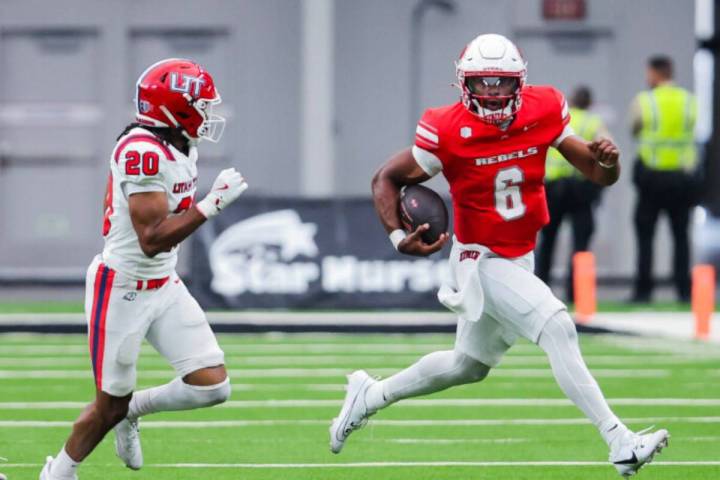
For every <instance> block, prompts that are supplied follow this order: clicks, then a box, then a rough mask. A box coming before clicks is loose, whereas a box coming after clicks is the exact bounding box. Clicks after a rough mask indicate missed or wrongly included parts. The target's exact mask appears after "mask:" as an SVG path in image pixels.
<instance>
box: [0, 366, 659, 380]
mask: <svg viewBox="0 0 720 480" xmlns="http://www.w3.org/2000/svg"><path fill="white" fill-rule="evenodd" d="M397 370H398V369H397V368H373V369H372V373H373V374H378V375H391V374H393V373H395V372H397ZM348 373H349V371H348V369H347V368H256V369H230V370H228V374H229V375H230V376H231V377H236V378H270V377H273V378H276V377H291V378H298V377H314V378H318V377H344V376H345V375H347V374H348ZM592 373H593V375H594V376H595V377H599V378H663V377H669V376H670V370H666V369H641V368H634V369H629V370H626V369H619V368H618V369H600V368H595V369H592ZM88 375H90V370H0V379H17V378H21V379H26V378H88ZM492 375H493V377H520V378H538V377H548V378H550V377H552V372H551V371H550V369H549V368H525V369H523V368H499V369H496V370H494V371H493V372H492ZM172 376H173V371H172V370H170V369H168V370H140V372H139V373H138V377H139V378H141V379H142V378H171V377H172Z"/></svg>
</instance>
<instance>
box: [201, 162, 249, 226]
mask: <svg viewBox="0 0 720 480" xmlns="http://www.w3.org/2000/svg"><path fill="white" fill-rule="evenodd" d="M247 188H248V184H247V182H246V181H245V179H244V178H243V176H242V175H241V174H240V172H238V171H237V170H235V169H234V168H226V169H225V170H223V171H222V172H220V174H219V175H218V176H217V178H216V179H215V182H214V183H213V186H212V188H211V189H210V193H208V194H207V196H206V197H205V198H203V199H202V200H200V201H199V202H198V203H197V205H196V207H197V209H198V210H199V211H200V213H202V214H203V216H204V217H205V218H212V217H214V216H215V215H217V214H218V213H220V212H221V211H222V209H223V208H225V207H226V206H228V205H230V204H231V203H232V202H234V201H235V200H237V198H238V197H239V196H240V195H241V194H242V193H243V192H244V191H245V190H247Z"/></svg>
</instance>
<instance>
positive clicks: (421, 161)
mask: <svg viewBox="0 0 720 480" xmlns="http://www.w3.org/2000/svg"><path fill="white" fill-rule="evenodd" d="M412 154H413V157H414V158H415V161H416V162H417V164H418V165H420V168H422V169H423V171H424V172H425V173H427V174H428V175H430V176H431V177H434V176H435V175H437V174H438V173H440V171H441V170H442V168H443V166H442V162H441V161H440V159H439V158H438V157H437V156H436V155H435V154H433V153H431V152H428V151H427V150H425V149H423V148H420V147H418V146H417V145H413V147H412Z"/></svg>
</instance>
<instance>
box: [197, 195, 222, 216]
mask: <svg viewBox="0 0 720 480" xmlns="http://www.w3.org/2000/svg"><path fill="white" fill-rule="evenodd" d="M209 196H210V195H208V197H209ZM208 197H205V198H203V199H202V200H200V201H199V202H197V203H196V204H195V208H197V209H198V211H199V212H200V213H201V214H202V216H203V217H205V218H207V219H210V218H212V217H214V216H215V215H217V214H218V213H220V211H219V210H218V209H217V206H216V205H215V203H214V202H213V200H212V199H211V198H208Z"/></svg>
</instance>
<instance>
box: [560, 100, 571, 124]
mask: <svg viewBox="0 0 720 480" xmlns="http://www.w3.org/2000/svg"><path fill="white" fill-rule="evenodd" d="M569 113H570V110H569V109H568V104H567V100H565V99H564V98H563V103H562V118H563V120H565V119H566V118H567V116H568V114H569Z"/></svg>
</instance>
